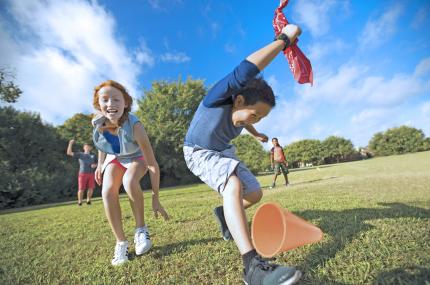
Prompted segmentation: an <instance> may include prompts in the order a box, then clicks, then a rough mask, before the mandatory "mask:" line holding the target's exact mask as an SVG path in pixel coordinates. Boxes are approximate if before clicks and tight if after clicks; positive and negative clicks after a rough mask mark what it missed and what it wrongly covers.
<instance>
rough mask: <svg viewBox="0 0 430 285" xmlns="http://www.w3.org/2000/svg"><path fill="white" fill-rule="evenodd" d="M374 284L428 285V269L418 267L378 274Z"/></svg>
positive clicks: (429, 273)
mask: <svg viewBox="0 0 430 285" xmlns="http://www.w3.org/2000/svg"><path fill="white" fill-rule="evenodd" d="M375 284H377V285H403V284H414V285H415V284H416V285H425V284H430V269H428V268H424V267H420V266H412V267H406V268H396V269H394V270H391V271H387V272H382V273H380V274H379V275H378V277H377V278H376V281H375Z"/></svg>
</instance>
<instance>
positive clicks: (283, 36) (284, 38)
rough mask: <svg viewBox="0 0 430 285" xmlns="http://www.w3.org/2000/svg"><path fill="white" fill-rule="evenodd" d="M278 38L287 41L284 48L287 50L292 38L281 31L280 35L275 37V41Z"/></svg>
mask: <svg viewBox="0 0 430 285" xmlns="http://www.w3.org/2000/svg"><path fill="white" fill-rule="evenodd" d="M276 40H283V41H284V43H285V47H284V48H283V49H282V50H285V49H286V48H287V47H289V46H290V43H291V42H290V39H289V38H288V36H287V35H286V34H283V33H280V34H279V35H278V36H276V37H275V39H274V41H276Z"/></svg>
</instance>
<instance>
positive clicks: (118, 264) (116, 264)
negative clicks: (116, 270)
mask: <svg viewBox="0 0 430 285" xmlns="http://www.w3.org/2000/svg"><path fill="white" fill-rule="evenodd" d="M127 262H129V260H128V259H127V260H124V261H122V262H119V263H115V264H114V263H112V262H111V264H112V266H120V265H123V264H124V263H127Z"/></svg>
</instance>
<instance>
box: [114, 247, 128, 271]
mask: <svg viewBox="0 0 430 285" xmlns="http://www.w3.org/2000/svg"><path fill="white" fill-rule="evenodd" d="M127 261H128V242H127V241H120V242H117V243H116V245H115V253H114V256H113V259H112V265H113V266H117V265H121V264H123V263H125V262H127Z"/></svg>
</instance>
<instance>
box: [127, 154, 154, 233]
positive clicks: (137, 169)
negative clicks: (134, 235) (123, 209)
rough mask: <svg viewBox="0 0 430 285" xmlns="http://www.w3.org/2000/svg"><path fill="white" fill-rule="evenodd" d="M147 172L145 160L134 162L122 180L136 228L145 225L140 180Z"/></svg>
mask: <svg viewBox="0 0 430 285" xmlns="http://www.w3.org/2000/svg"><path fill="white" fill-rule="evenodd" d="M147 170H148V166H147V164H146V163H145V162H144V161H143V160H137V161H133V162H132V163H131V165H130V167H129V168H128V169H127V171H126V172H125V173H124V177H123V178H122V184H123V185H124V189H125V191H126V192H127V194H128V197H129V201H130V206H131V209H132V211H133V215H134V219H135V221H136V228H140V227H143V226H144V225H145V218H144V215H143V192H142V189H141V188H140V179H142V177H143V176H144V175H145V174H146V172H147Z"/></svg>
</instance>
